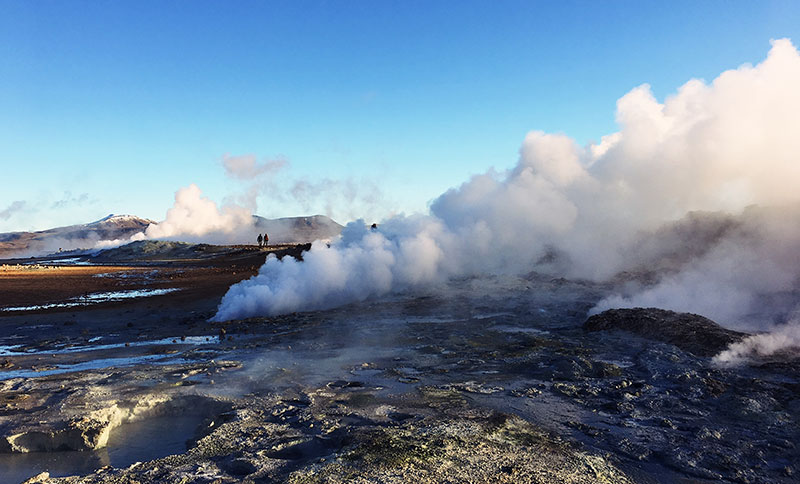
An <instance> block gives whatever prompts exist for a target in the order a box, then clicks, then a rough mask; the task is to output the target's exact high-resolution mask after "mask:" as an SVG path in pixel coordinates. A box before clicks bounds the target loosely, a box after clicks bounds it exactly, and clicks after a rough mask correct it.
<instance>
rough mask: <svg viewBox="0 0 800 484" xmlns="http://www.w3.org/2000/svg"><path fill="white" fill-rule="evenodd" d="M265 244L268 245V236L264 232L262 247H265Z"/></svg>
mask: <svg viewBox="0 0 800 484" xmlns="http://www.w3.org/2000/svg"><path fill="white" fill-rule="evenodd" d="M267 244H269V235H267V233H266V232H264V247H266V246H267Z"/></svg>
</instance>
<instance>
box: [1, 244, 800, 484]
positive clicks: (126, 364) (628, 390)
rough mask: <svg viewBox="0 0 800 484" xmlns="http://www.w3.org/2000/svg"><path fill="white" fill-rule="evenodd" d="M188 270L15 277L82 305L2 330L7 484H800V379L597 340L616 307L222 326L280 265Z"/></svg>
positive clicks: (571, 291)
mask: <svg viewBox="0 0 800 484" xmlns="http://www.w3.org/2000/svg"><path fill="white" fill-rule="evenodd" d="M300 249H301V248H299V247H297V248H292V247H278V248H274V249H273V250H276V251H283V253H295V254H297V253H299V251H300ZM181 250H183V251H184V252H182V253H184V257H182V258H174V257H173V258H167V257H159V256H158V255H157V254H155V255H154V254H150V255H148V256H147V257H141V258H139V259H137V258H136V257H132V256H131V255H130V254H128V255H125V254H122V253H119V254H121V255H119V256H118V259H117V260H116V261H114V260H105V261H104V262H103V263H104V264H108V265H102V266H72V265H71V266H60V267H59V265H60V263H59V261H55V260H51V261H40V264H43V265H44V266H47V267H44V268H20V267H16V266H13V267H10V266H6V267H5V269H3V270H0V307H5V308H8V307H17V308H19V307H22V306H34V305H39V306H43V305H47V304H64V303H70V304H72V303H76V304H77V305H71V306H67V307H64V306H53V307H48V308H39V309H33V310H15V311H1V312H0V331H2V332H0V437H2V438H0V483H4V482H14V483H16V482H21V481H22V480H24V479H27V478H29V477H32V476H35V475H38V477H37V478H36V479H38V482H52V483H56V482H69V483H78V482H81V483H100V482H119V483H133V482H137V483H150V482H152V483H156V482H185V483H190V482H192V483H195V482H196V483H206V482H219V483H227V482H252V483H271V482H295V483H301V482H303V483H307V482H308V483H310V482H328V483H334V482H398V483H399V482H431V483H433V482H509V483H511V482H514V483H517V482H587V483H589V482H645V483H648V482H719V481H723V482H792V481H793V479H794V477H795V474H794V473H795V472H796V471H797V469H796V463H797V462H798V460H800V455H798V450H797V447H796V446H795V444H794V442H796V441H798V438H800V431H798V425H797V422H798V421H799V420H800V418H799V417H800V415H799V414H800V392H799V391H798V388H800V386H799V384H798V381H797V376H798V368H797V362H796V361H794V362H793V361H789V362H782V363H781V362H778V363H776V362H770V363H765V364H763V365H760V366H753V367H748V368H739V369H730V370H727V369H720V368H715V367H713V366H712V365H710V360H709V358H707V357H704V356H698V355H693V354H691V353H688V352H685V351H682V350H680V349H679V348H677V347H675V346H672V345H670V344H667V343H664V342H659V341H654V340H647V339H643V338H640V337H636V336H632V335H629V334H624V333H619V332H599V333H598V332H592V333H587V332H586V331H584V330H583V329H582V328H581V325H582V324H583V321H584V320H585V315H586V311H587V310H588V309H589V308H590V307H591V306H592V305H593V304H594V302H595V301H597V300H598V299H600V298H601V297H602V296H603V295H604V294H605V293H606V291H607V290H608V288H605V287H602V286H597V285H592V284H587V283H583V282H580V281H564V280H550V279H549V278H545V277H541V276H537V275H536V274H530V275H528V276H525V277H511V276H509V277H486V278H467V279H463V280H458V281H453V282H452V283H451V284H449V285H448V286H447V287H444V288H429V289H425V290H421V291H416V292H414V293H406V294H398V295H394V296H390V297H386V298H383V299H381V300H378V301H370V302H365V303H361V304H355V305H351V306H348V307H345V308H341V309H337V310H331V311H319V312H312V313H299V314H291V315H286V316H280V317H273V318H252V319H248V320H243V321H233V322H228V323H213V324H212V323H209V322H208V321H207V320H208V318H209V317H210V316H212V315H213V313H214V310H215V308H216V306H217V304H218V303H219V300H220V299H221V297H222V296H223V295H224V293H225V291H226V290H227V289H228V287H229V286H230V284H232V283H234V282H236V281H239V280H241V279H243V278H246V277H249V276H251V275H253V274H254V273H255V272H256V271H257V269H258V267H259V266H260V265H261V263H262V262H263V260H264V257H265V256H266V252H265V251H259V250H258V249H257V248H252V247H230V248H218V247H217V248H214V247H203V248H193V249H191V250H192V251H195V252H197V254H199V255H198V256H197V257H195V256H191V257H187V256H185V253H190V252H191V251H189V252H186V250H185V249H181ZM191 253H194V252H191ZM18 262H21V261H8V263H9V264H12V265H13V264H16V263H18ZM25 262H32V261H25ZM73 262H74V261H73ZM62 263H63V262H62ZM54 266H55V267H54ZM160 289H163V290H167V289H169V290H174V292H169V293H166V294H161V295H152V296H149V297H140V298H131V299H123V300H117V301H106V302H96V301H94V300H93V299H91V297H89V298H87V295H89V296H91V295H93V294H94V295H96V294H105V293H120V292H122V293H125V294H130V293H129V292H128V291H134V290H139V291H148V290H160ZM43 472H48V474H47V475H46V474H40V473H43ZM70 476H71V477H70Z"/></svg>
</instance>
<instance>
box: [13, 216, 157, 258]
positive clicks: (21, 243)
mask: <svg viewBox="0 0 800 484" xmlns="http://www.w3.org/2000/svg"><path fill="white" fill-rule="evenodd" d="M151 223H154V222H153V221H152V220H148V219H143V218H140V217H136V216H134V215H114V214H111V215H108V216H107V217H103V218H101V219H100V220H97V221H95V222H91V223H87V224H78V225H69V226H66V227H56V228H53V229H48V230H41V231H38V232H8V233H4V234H0V257H14V256H19V255H25V256H28V255H46V254H51V253H54V252H59V250H61V251H70V250H76V249H91V248H93V247H95V246H96V245H97V243H98V242H100V241H106V240H122V239H128V238H130V237H131V236H132V235H134V234H136V233H138V232H143V231H144V230H145V229H146V228H147V226H148V225H150V224H151Z"/></svg>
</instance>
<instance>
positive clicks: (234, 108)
mask: <svg viewBox="0 0 800 484" xmlns="http://www.w3.org/2000/svg"><path fill="white" fill-rule="evenodd" d="M781 37H789V38H791V39H792V40H793V42H795V44H797V43H798V42H800V2H796V1H758V2H753V1H702V2H698V1H687V2H683V1H668V2H641V1H588V2H555V1H548V2H533V1H521V2H516V1H481V2H474V1H452V2H444V1H425V2H417V1H403V2H391V1H344V0H342V1H285V2H268V1H259V2H246V1H237V2H223V1H213V2H211V1H194V0H193V1H163V0H161V1H145V0H136V1H126V2H121V1H120V2H118V1H86V2H84V1H63V0H62V1H29V0H21V1H8V0H0V177H1V178H0V179H2V185H1V186H2V191H0V232H6V231H12V230H31V229H44V228H48V227H51V226H56V225H66V224H71V223H82V222H88V221H91V220H93V219H97V218H100V217H102V216H104V215H106V214H108V213H111V212H114V213H131V214H136V215H140V216H143V217H148V218H152V219H155V220H161V219H163V218H164V215H165V212H166V210H167V209H168V208H169V207H170V206H171V205H172V202H173V194H174V192H175V191H176V190H177V189H178V188H180V187H183V186H186V185H188V184H190V183H196V184H197V185H198V186H199V187H200V188H201V189H202V190H203V191H204V193H205V194H206V195H207V196H209V197H210V198H212V199H213V200H215V201H217V202H222V201H224V200H230V199H232V198H234V197H236V196H237V195H238V194H239V193H240V192H242V191H244V190H246V188H247V186H246V185H247V184H246V183H242V182H241V181H235V180H231V179H227V178H226V177H225V172H224V170H223V168H222V165H221V160H222V158H223V156H225V155H226V154H228V155H247V154H250V155H255V156H256V157H257V158H258V159H259V160H260V161H263V160H269V159H274V158H276V157H283V158H285V159H286V160H288V161H289V166H288V167H287V168H285V169H284V170H283V171H282V172H281V173H280V174H279V176H278V178H276V179H275V180H274V181H275V182H276V183H275V186H273V187H271V188H270V189H269V190H267V191H266V192H265V193H264V194H262V195H261V197H260V198H259V205H258V213H259V214H260V215H263V216H268V217H278V216H290V215H300V214H303V212H308V213H311V212H313V213H324V212H325V211H326V208H325V207H324V206H323V204H322V202H321V201H319V200H311V201H310V202H308V204H307V205H305V206H304V205H302V204H300V203H298V202H297V201H296V200H295V199H293V198H292V197H291V196H288V195H286V194H285V193H280V192H281V191H282V190H286V191H289V190H290V189H291V187H292V183H294V182H296V181H298V180H303V181H309V182H312V183H317V182H321V181H322V180H325V179H330V180H338V181H346V180H354V181H355V182H357V184H358V185H374V186H376V187H378V188H379V189H380V191H381V193H382V197H381V198H380V200H378V201H372V202H371V203H370V204H367V203H366V202H365V207H364V213H365V214H366V215H369V216H371V217H379V216H381V215H388V214H390V213H393V212H406V213H409V212H415V211H422V210H425V209H426V205H427V203H428V202H429V201H430V200H431V199H432V198H434V197H436V196H437V195H439V194H440V193H442V192H443V191H444V190H446V189H447V188H449V187H452V186H456V185H458V184H460V183H461V182H463V181H465V180H466V179H467V178H468V177H469V176H470V175H471V174H475V173H480V172H484V171H486V169H488V168H489V167H495V168H497V169H499V170H502V169H505V168H508V167H510V166H512V165H513V164H514V163H515V162H516V159H517V150H518V148H519V146H520V143H521V141H522V139H523V137H524V135H525V133H526V132H528V131H530V130H534V129H538V130H543V131H548V132H563V133H566V134H568V135H570V136H572V137H574V138H575V139H576V140H577V141H578V142H579V143H581V144H584V143H587V142H590V141H592V140H599V139H600V137H601V136H603V135H606V134H609V133H611V132H614V131H616V124H615V122H614V110H615V103H616V101H617V99H618V98H619V97H621V96H622V95H623V94H625V93H626V92H627V91H629V90H630V89H632V88H634V87H636V86H638V85H640V84H642V83H649V84H650V85H651V86H652V88H653V91H654V93H655V95H656V96H657V98H658V99H660V100H663V98H664V96H666V95H669V94H671V93H673V92H674V91H675V90H676V89H677V88H678V87H679V86H680V85H681V84H683V83H684V82H686V81H687V80H689V79H690V78H693V77H694V78H704V79H707V80H710V79H713V78H714V77H715V76H717V75H718V74H719V73H720V72H721V71H723V70H725V69H730V68H735V67H737V66H739V65H741V64H742V63H746V62H749V63H757V62H760V61H761V60H763V59H764V57H765V56H766V53H767V51H768V49H769V40H770V39H772V38H781ZM331 186H334V187H337V186H341V185H336V184H332V185H331ZM15 202H16V203H15ZM366 205H370V206H366ZM354 212H358V207H356V209H355V210H353V209H352V207H351V209H350V210H349V211H348V212H347V213H345V212H344V211H340V213H341V214H342V215H339V218H340V219H341V218H350V217H354V216H357V215H358V214H357V213H354ZM334 215H336V212H334ZM339 221H340V222H346V221H347V220H339Z"/></svg>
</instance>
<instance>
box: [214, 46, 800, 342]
mask: <svg viewBox="0 0 800 484" xmlns="http://www.w3.org/2000/svg"><path fill="white" fill-rule="evenodd" d="M797 86H800V54H798V51H797V50H796V49H795V47H794V46H793V45H792V44H791V42H790V41H789V40H788V39H782V40H776V41H774V42H773V43H772V48H771V49H770V51H769V54H768V56H767V58H766V59H765V60H764V61H763V62H762V63H760V64H758V65H756V66H750V65H744V66H741V67H739V68H738V69H734V70H730V71H726V72H724V73H722V74H721V75H720V76H719V77H717V78H716V79H715V80H714V81H713V82H711V83H710V84H707V83H705V82H703V81H700V80H691V81H689V82H687V83H686V84H685V85H683V86H682V87H681V88H680V89H679V90H678V92H677V93H676V94H674V95H672V96H670V97H668V98H667V99H666V100H665V101H664V102H663V103H659V102H658V101H657V100H656V99H655V98H654V97H653V95H652V93H651V91H650V89H649V86H647V85H643V86H640V87H637V88H635V89H633V90H632V91H630V92H629V93H628V94H626V95H625V96H623V97H622V98H621V99H620V100H619V101H618V102H617V115H616V116H617V122H618V124H619V126H620V131H619V132H618V133H614V134H612V135H609V136H605V137H603V138H602V140H601V142H600V143H599V144H591V145H589V146H587V147H580V146H578V145H577V144H576V143H575V141H574V140H572V139H571V138H569V137H567V136H565V135H560V134H547V133H542V132H538V131H534V132H531V133H529V134H528V135H527V136H526V137H525V140H524V141H523V144H522V148H521V150H520V157H519V161H518V163H517V165H516V166H515V167H514V168H513V169H511V170H508V171H507V172H502V173H498V172H495V171H489V172H488V173H485V174H482V175H478V176H475V177H473V178H472V179H471V180H469V181H468V182H466V183H464V184H463V185H462V186H460V187H458V188H455V189H452V190H450V191H448V192H446V193H444V194H443V195H441V196H440V197H439V198H438V199H436V200H435V201H434V202H433V203H432V205H431V212H430V214H428V215H420V216H416V217H410V218H405V217H396V218H392V219H389V220H387V221H385V222H384V223H382V224H381V226H380V227H379V229H378V230H377V231H371V230H368V229H366V228H365V227H364V224H363V223H361V222H357V223H353V224H350V225H349V226H348V227H347V229H346V231H345V233H344V236H343V237H342V239H341V240H340V241H337V242H335V243H334V244H332V245H331V246H330V247H328V246H326V245H324V244H315V245H314V246H313V247H312V249H311V251H309V252H308V253H306V254H305V255H304V261H303V262H302V263H298V262H297V261H294V260H291V259H289V258H285V259H284V260H282V261H279V260H277V259H269V260H268V261H267V262H266V264H265V265H264V266H263V267H262V268H261V271H260V272H259V274H258V275H257V276H255V277H254V278H252V279H250V280H247V281H243V282H241V283H239V284H237V285H234V286H232V287H231V289H230V290H229V292H228V294H227V295H226V296H225V297H224V299H223V300H222V303H221V304H220V307H219V311H218V313H217V315H216V316H215V319H217V320H226V319H233V318H242V317H248V316H255V315H274V314H279V313H286V312H291V311H298V310H312V309H320V308H329V307H333V306H337V305H341V304H345V303H348V302H353V301H359V300H363V299H366V298H369V297H373V296H377V295H381V294H386V293H388V292H391V291H396V290H401V289H403V288H405V287H409V286H416V285H420V284H432V283H437V282H439V281H442V280H445V279H447V278H448V277H452V276H455V275H463V274H474V273H486V272H488V273H499V272H517V273H524V272H528V271H531V270H537V271H544V272H548V273H551V274H557V275H564V276H568V277H579V278H587V279H592V280H598V281H600V280H608V279H610V278H613V277H615V276H617V277H619V275H620V274H621V273H628V274H634V275H635V274H636V273H637V272H642V271H646V270H647V269H648V268H649V269H653V268H657V269H658V271H657V273H655V274H650V277H649V278H644V279H643V280H644V281H645V282H641V283H637V284H633V285H631V284H627V285H626V286H625V291H624V292H621V293H620V294H619V295H617V296H615V297H613V298H609V299H608V300H606V301H604V302H602V303H601V304H600V306H599V307H598V309H602V308H603V307H611V306H614V305H617V306H619V305H629V306H633V305H657V306H660V307H664V308H669V309H675V310H694V311H696V312H701V313H703V314H705V315H707V316H709V317H712V318H715V319H717V320H718V321H719V322H720V323H722V324H725V325H728V326H738V327H740V328H750V329H758V328H768V327H772V326H773V325H774V324H775V322H785V320H786V319H785V318H786V315H788V314H790V313H791V312H792V310H793V309H794V307H795V306H796V305H797V303H798V300H799V298H798V291H797V288H798V279H799V278H800V258H798V256H797V254H800V227H798V220H800V217H798V215H800V209H798V207H800V190H798V189H797V181H798V180H800V131H798V126H800V89H798V88H797ZM754 205H757V206H758V207H760V208H756V207H752V208H749V209H748V207H751V206H754ZM690 212H695V213H694V215H690V216H688V217H689V218H688V219H687V218H686V217H687V214H689V213H690ZM687 228H688V229H687ZM693 228H696V229H697V230H696V231H695V230H693ZM687 230H688V235H689V236H690V237H689V239H691V240H686V241H685V242H686V243H685V244H683V242H684V240H682V239H683V235H685V234H686V233H687V232H685V231H687ZM682 231H684V232H682ZM698 234H700V235H702V237H699V235H698ZM692 237H694V238H692ZM698 237H699V238H698ZM631 277H633V276H631ZM634 280H638V279H636V278H635V277H634ZM767 306H768V309H767V310H765V309H764V307H767ZM781 318H784V319H783V320H781Z"/></svg>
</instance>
